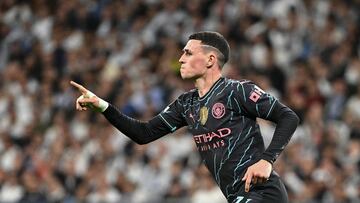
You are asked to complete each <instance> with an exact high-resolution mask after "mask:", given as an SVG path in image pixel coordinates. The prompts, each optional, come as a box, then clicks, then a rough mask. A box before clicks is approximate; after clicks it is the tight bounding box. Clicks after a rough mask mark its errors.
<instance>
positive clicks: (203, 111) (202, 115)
mask: <svg viewBox="0 0 360 203" xmlns="http://www.w3.org/2000/svg"><path fill="white" fill-rule="evenodd" d="M208 114H209V110H208V108H207V107H206V106H203V107H201V109H200V123H201V125H205V123H206V121H207V119H208Z"/></svg>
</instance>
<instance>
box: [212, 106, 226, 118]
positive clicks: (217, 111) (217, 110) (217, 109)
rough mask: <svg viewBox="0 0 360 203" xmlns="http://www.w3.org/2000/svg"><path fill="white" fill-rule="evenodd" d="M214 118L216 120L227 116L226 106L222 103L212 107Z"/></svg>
mask: <svg viewBox="0 0 360 203" xmlns="http://www.w3.org/2000/svg"><path fill="white" fill-rule="evenodd" d="M211 112H212V116H213V117H214V118H216V119H220V118H222V117H223V116H224V115H225V106H224V104H222V103H216V104H214V106H213V107H212V111H211Z"/></svg>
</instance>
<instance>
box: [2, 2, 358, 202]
mask: <svg viewBox="0 0 360 203" xmlns="http://www.w3.org/2000/svg"><path fill="white" fill-rule="evenodd" d="M200 30H214V31H218V32H220V33H222V34H223V35H224V36H225V37H226V38H227V39H228V41H229V43H230V46H231V49H232V52H231V60H230V62H229V63H228V64H227V65H226V66H225V67H224V70H223V72H224V75H225V76H227V77H230V78H235V79H241V78H247V79H251V80H253V81H255V82H256V83H258V84H259V86H260V87H262V88H263V89H264V90H266V91H268V92H270V93H272V94H273V95H275V96H276V97H278V98H279V99H280V100H281V101H283V102H284V103H286V104H287V105H288V106H290V107H291V108H292V109H293V110H294V111H295V112H296V113H297V114H298V115H299V117H300V118H301V124H300V126H299V127H298V129H297V131H296V132H295V134H294V136H293V138H292V140H291V142H290V143H289V145H288V146H287V148H286V150H285V151H284V152H283V153H282V155H281V156H280V157H279V159H278V160H277V162H276V163H275V165H274V167H275V169H276V170H277V172H278V173H279V174H280V175H281V177H282V179H283V180H284V182H285V184H286V187H287V189H288V193H289V198H290V200H291V202H294V203H317V202H319V203H343V202H344V203H352V202H359V201H360V175H359V174H360V173H359V170H360V82H359V81H360V1H358V0H332V1H327V0H191V1H182V0H113V1H111V0H66V1H65V0H1V1H0V202H7V203H12V202H27V203H29V202H36V203H43V202H44V203H45V202H50V203H57V202H65V203H75V202H89V203H100V202H106V203H112V202H123V203H159V202H164V203H165V202H169V203H170V202H176V203H181V202H184V203H185V202H186V203H187V202H192V203H207V202H211V203H224V202H226V200H225V198H224V197H223V196H222V194H221V192H220V190H219V189H218V187H217V186H216V185H215V183H214V181H213V180H212V178H211V176H210V175H209V173H208V172H207V169H205V168H204V167H203V166H202V164H201V161H200V158H199V156H198V154H197V149H196V146H195V144H194V141H193V138H192V136H191V135H190V134H189V133H188V132H187V130H186V129H182V130H180V131H177V132H176V133H174V134H170V135H167V136H165V137H163V138H161V139H159V140H157V141H156V142H154V143H151V144H148V145H141V146H140V145H136V144H134V143H133V142H131V141H130V140H129V139H128V138H126V137H125V136H124V135H122V134H121V133H120V132H118V131H116V130H115V128H113V127H112V126H111V125H110V124H108V122H107V121H106V120H105V119H104V117H103V116H102V115H101V114H99V113H94V112H76V111H75V99H76V98H77V97H78V96H79V95H78V92H77V91H76V89H74V88H72V87H71V86H70V85H69V81H70V80H74V81H77V82H79V83H81V84H83V85H84V86H85V87H87V88H88V89H90V90H92V91H93V92H94V93H96V94H97V95H98V96H100V97H102V98H104V99H105V100H107V101H109V102H111V103H113V104H115V105H116V106H117V107H118V108H119V109H121V110H122V111H123V112H125V113H126V114H127V115H130V116H132V117H136V118H138V119H148V118H151V117H152V116H154V115H156V114H157V113H158V112H159V111H161V110H162V109H163V108H165V107H166V105H167V104H168V103H170V102H171V101H173V100H174V99H175V98H176V97H177V96H178V95H179V94H180V93H182V92H183V91H184V90H189V89H191V88H193V87H192V83H191V82H188V81H182V80H181V78H180V77H179V67H180V64H179V63H178V59H179V57H180V55H181V53H182V51H181V50H182V48H183V46H184V44H185V43H186V41H187V37H188V35H189V34H191V33H192V32H194V31H200ZM259 122H260V126H261V131H262V133H263V136H264V140H265V143H266V144H268V143H269V141H270V140H271V136H272V132H273V130H274V127H273V125H272V124H271V123H269V122H267V121H264V120H259ZM239 178H241V177H239Z"/></svg>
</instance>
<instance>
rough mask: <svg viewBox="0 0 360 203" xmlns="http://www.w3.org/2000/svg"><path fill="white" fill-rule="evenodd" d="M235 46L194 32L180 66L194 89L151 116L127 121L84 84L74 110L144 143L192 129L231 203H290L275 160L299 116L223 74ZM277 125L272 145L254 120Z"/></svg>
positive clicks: (214, 35) (257, 89) (215, 36)
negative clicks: (99, 116)
mask: <svg viewBox="0 0 360 203" xmlns="http://www.w3.org/2000/svg"><path fill="white" fill-rule="evenodd" d="M229 52H230V47H229V44H228V43H227V41H226V40H225V38H224V37H223V36H222V35H221V34H219V33H217V32H198V33H194V34H192V35H191V36H190V37H189V40H188V42H187V44H186V46H185V47H184V49H183V54H182V56H181V57H180V59H179V62H180V63H181V69H180V73H181V77H182V78H183V79H191V80H192V81H194V84H195V89H193V90H191V91H189V92H185V93H183V94H182V95H180V96H179V97H178V98H177V99H176V100H175V101H174V102H173V103H171V104H170V105H169V106H167V107H166V108H165V109H164V110H163V111H162V112H161V113H159V114H158V115H157V116H155V117H154V118H152V119H151V120H149V121H146V122H145V121H139V120H135V119H133V118H130V117H128V116H126V115H124V114H123V113H121V112H120V111H119V110H117V108H116V107H114V106H113V105H111V104H109V103H107V102H106V101H104V100H102V99H101V98H99V97H97V96H96V95H95V94H94V93H92V92H90V91H89V90H87V89H86V88H84V87H83V86H82V85H79V84H77V83H75V82H73V81H71V84H72V85H73V86H75V87H77V88H78V89H79V91H80V92H81V94H82V95H81V96H80V97H79V98H78V99H77V100H76V109H77V110H80V111H82V110H87V109H89V108H90V109H93V110H96V111H100V112H102V114H103V115H104V116H105V117H106V119H107V120H108V121H109V122H110V123H111V124H112V125H113V126H115V127H116V128H117V129H118V130H120V131H121V132H122V133H124V134H125V135H126V136H128V137H129V138H131V139H132V140H133V141H135V142H136V143H138V144H147V143H149V142H152V141H154V140H156V139H158V138H160V137H162V136H164V135H166V134H168V133H171V132H174V131H176V130H177V129H179V128H181V127H183V126H188V129H189V131H190V132H191V133H192V134H193V138H194V141H195V143H196V145H197V149H198V151H199V153H200V155H201V158H202V160H203V162H204V164H205V165H206V166H207V168H208V169H209V171H210V172H211V174H212V176H213V178H214V180H215V181H216V183H217V184H218V185H219V187H220V188H221V190H222V192H223V194H224V195H225V196H226V198H227V200H228V202H229V203H239V202H278V203H280V202H288V197H287V192H286V190H285V187H284V184H283V183H282V182H281V180H280V178H279V176H278V175H277V174H276V173H275V172H274V171H273V167H272V165H273V163H274V161H275V160H276V158H277V157H278V156H279V154H280V153H281V152H282V151H283V150H284V148H285V146H286V145H287V143H288V142H289V140H290V138H291V136H292V134H293V132H294V131H295V129H296V127H297V125H298V122H299V118H298V117H297V116H296V114H295V113H294V112H293V111H292V110H291V109H289V108H288V107H286V106H285V105H284V104H282V103H281V102H279V100H277V99H276V98H274V97H273V96H271V95H270V94H268V93H266V92H264V91H263V90H262V89H261V88H260V87H258V86H257V85H256V84H254V83H253V82H251V81H248V80H241V81H237V80H232V79H228V78H225V77H223V76H222V75H221V69H222V67H223V66H224V64H225V63H226V62H227V61H228V59H229ZM257 117H259V118H263V119H266V120H270V121H272V122H274V123H276V128H275V132H274V135H273V139H272V140H271V143H270V145H269V147H268V148H267V149H265V147H264V142H263V139H262V136H261V133H260V128H259V125H258V124H257V122H256V118H257Z"/></svg>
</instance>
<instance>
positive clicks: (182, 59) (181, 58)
mask: <svg viewBox="0 0 360 203" xmlns="http://www.w3.org/2000/svg"><path fill="white" fill-rule="evenodd" d="M183 56H184V54H183V55H181V57H180V58H179V62H180V63H181V64H184V63H185V61H184V57H183Z"/></svg>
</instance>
